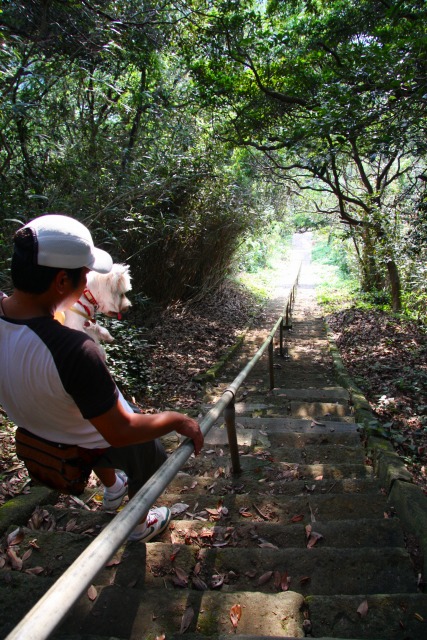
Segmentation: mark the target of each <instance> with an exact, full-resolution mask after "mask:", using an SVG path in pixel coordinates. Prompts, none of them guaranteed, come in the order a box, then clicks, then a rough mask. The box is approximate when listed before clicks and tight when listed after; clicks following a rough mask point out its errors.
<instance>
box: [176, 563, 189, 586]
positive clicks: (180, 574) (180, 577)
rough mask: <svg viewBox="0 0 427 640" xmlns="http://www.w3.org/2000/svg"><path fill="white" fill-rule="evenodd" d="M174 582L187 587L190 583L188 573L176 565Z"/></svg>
mask: <svg viewBox="0 0 427 640" xmlns="http://www.w3.org/2000/svg"><path fill="white" fill-rule="evenodd" d="M172 582H173V583H174V584H175V585H176V586H177V587H186V586H187V585H188V575H187V574H186V572H185V571H184V570H183V569H181V568H180V567H175V576H174V577H173V578H172Z"/></svg>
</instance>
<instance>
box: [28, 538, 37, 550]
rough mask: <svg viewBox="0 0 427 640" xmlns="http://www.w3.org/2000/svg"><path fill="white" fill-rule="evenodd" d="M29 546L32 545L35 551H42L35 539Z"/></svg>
mask: <svg viewBox="0 0 427 640" xmlns="http://www.w3.org/2000/svg"><path fill="white" fill-rule="evenodd" d="M28 544H29V545H30V547H33V549H40V547H39V545H38V544H37V538H34V540H30V541H29V542H28Z"/></svg>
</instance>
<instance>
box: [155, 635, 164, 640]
mask: <svg viewBox="0 0 427 640" xmlns="http://www.w3.org/2000/svg"><path fill="white" fill-rule="evenodd" d="M156 640H166V636H165V634H164V633H162V635H161V636H156Z"/></svg>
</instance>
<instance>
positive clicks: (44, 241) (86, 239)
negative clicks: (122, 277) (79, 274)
mask: <svg viewBox="0 0 427 640" xmlns="http://www.w3.org/2000/svg"><path fill="white" fill-rule="evenodd" d="M24 228H30V229H32V230H33V232H34V234H35V237H36V239H37V264H39V265H42V266H44V267H58V268H60V269H78V268H79V267H87V268H88V269H91V270H92V271H97V272H98V273H109V272H110V271H111V268H112V266H113V260H112V258H111V256H110V255H109V254H108V253H107V252H106V251H103V250H102V249H97V248H96V247H95V246H94V244H93V240H92V236H91V234H90V231H89V229H87V228H86V227H85V226H84V225H83V224H82V223H81V222H79V221H78V220H75V219H74V218H70V217H68V216H62V215H58V214H49V215H46V216H40V218H35V220H32V221H31V222H29V223H28V224H26V225H25V227H24Z"/></svg>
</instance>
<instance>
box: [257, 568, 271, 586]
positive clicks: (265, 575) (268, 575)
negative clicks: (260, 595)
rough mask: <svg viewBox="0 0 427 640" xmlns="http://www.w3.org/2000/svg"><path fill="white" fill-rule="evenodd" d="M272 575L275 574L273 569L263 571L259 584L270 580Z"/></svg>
mask: <svg viewBox="0 0 427 640" xmlns="http://www.w3.org/2000/svg"><path fill="white" fill-rule="evenodd" d="M272 575H273V572H272V571H266V572H265V573H263V574H262V576H260V577H259V578H258V583H257V584H258V586H261V585H262V584H266V583H267V582H268V581H269V580H270V578H271V576H272Z"/></svg>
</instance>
